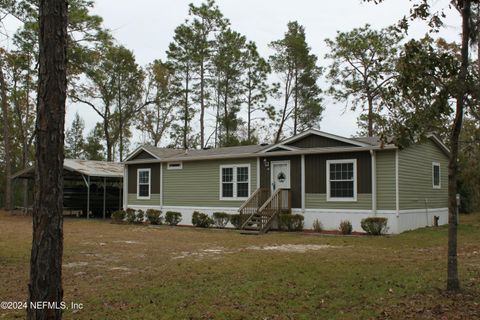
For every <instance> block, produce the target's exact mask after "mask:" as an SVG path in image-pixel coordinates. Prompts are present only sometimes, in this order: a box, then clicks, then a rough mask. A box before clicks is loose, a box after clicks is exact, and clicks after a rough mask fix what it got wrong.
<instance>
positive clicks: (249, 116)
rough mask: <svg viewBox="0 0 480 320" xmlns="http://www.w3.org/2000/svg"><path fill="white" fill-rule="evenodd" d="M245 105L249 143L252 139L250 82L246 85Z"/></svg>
mask: <svg viewBox="0 0 480 320" xmlns="http://www.w3.org/2000/svg"><path fill="white" fill-rule="evenodd" d="M247 105H248V119H247V140H248V141H249V143H251V141H252V140H251V138H252V89H251V85H250V80H249V84H248V100H247Z"/></svg>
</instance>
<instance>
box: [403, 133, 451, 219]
mask: <svg viewBox="0 0 480 320" xmlns="http://www.w3.org/2000/svg"><path fill="white" fill-rule="evenodd" d="M398 157H399V168H398V169H399V189H400V210H408V209H423V208H445V207H448V157H447V156H446V155H445V153H443V152H442V151H441V149H440V148H439V147H438V146H437V145H436V144H435V143H434V142H433V141H431V140H428V141H427V142H425V143H422V144H418V145H413V146H411V147H409V148H406V149H404V150H401V151H399V154H398ZM432 162H438V163H440V181H441V187H440V189H434V188H433V186H432V184H433V183H432Z"/></svg>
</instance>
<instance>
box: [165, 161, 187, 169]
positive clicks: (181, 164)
mask: <svg viewBox="0 0 480 320" xmlns="http://www.w3.org/2000/svg"><path fill="white" fill-rule="evenodd" d="M172 164H179V166H178V167H171V166H170V165H172ZM182 169H183V162H181V161H178V162H169V163H167V170H182Z"/></svg>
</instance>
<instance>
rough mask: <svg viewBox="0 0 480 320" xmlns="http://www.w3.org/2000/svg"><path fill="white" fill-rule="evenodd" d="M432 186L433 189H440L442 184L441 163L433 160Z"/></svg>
mask: <svg viewBox="0 0 480 320" xmlns="http://www.w3.org/2000/svg"><path fill="white" fill-rule="evenodd" d="M432 186H433V189H440V188H441V186H442V184H441V182H440V163H438V162H432Z"/></svg>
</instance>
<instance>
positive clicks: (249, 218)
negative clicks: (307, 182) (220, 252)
mask: <svg viewBox="0 0 480 320" xmlns="http://www.w3.org/2000/svg"><path fill="white" fill-rule="evenodd" d="M291 208H292V206H291V191H290V190H287V189H277V190H275V192H274V193H273V194H272V195H270V190H269V189H266V188H258V189H257V190H256V191H255V192H254V193H253V194H252V195H251V196H250V198H248V199H247V201H245V203H244V204H243V205H242V206H241V207H240V210H239V212H240V217H243V219H242V220H243V221H244V222H243V224H242V225H241V227H240V230H241V231H240V233H241V234H249V235H252V234H255V235H258V234H262V233H266V232H268V230H270V227H271V225H272V223H273V221H274V220H275V218H276V217H277V216H278V215H279V214H280V213H282V212H290V211H291Z"/></svg>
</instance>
